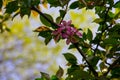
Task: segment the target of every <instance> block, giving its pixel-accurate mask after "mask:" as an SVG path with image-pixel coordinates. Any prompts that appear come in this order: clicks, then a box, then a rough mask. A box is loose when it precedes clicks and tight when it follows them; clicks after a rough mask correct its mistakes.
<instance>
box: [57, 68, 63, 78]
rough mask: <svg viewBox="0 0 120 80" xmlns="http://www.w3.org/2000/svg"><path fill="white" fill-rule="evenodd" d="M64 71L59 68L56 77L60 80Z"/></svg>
mask: <svg viewBox="0 0 120 80" xmlns="http://www.w3.org/2000/svg"><path fill="white" fill-rule="evenodd" d="M63 73H64V70H63V69H62V68H61V67H60V66H59V70H58V71H57V73H56V76H57V77H58V78H59V79H60V78H61V77H62V76H63Z"/></svg>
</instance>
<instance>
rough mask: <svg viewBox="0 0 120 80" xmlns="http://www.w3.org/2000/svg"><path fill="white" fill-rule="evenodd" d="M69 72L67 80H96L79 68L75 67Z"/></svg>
mask: <svg viewBox="0 0 120 80" xmlns="http://www.w3.org/2000/svg"><path fill="white" fill-rule="evenodd" d="M68 70H69V74H68V77H67V78H66V80H94V79H93V77H92V76H91V75H90V74H89V73H88V72H86V71H83V70H81V69H80V68H79V67H75V66H73V67H71V68H69V69H68Z"/></svg>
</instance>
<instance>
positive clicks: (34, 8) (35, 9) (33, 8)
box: [31, 7, 59, 27]
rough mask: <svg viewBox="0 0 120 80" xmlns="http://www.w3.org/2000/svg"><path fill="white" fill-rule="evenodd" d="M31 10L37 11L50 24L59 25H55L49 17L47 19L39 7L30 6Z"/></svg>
mask: <svg viewBox="0 0 120 80" xmlns="http://www.w3.org/2000/svg"><path fill="white" fill-rule="evenodd" d="M31 9H32V10H34V11H36V12H38V13H39V14H40V15H41V16H43V17H44V18H45V19H46V20H47V21H48V22H50V23H51V24H52V25H54V26H56V27H59V25H57V24H56V23H54V22H52V21H51V20H50V19H48V18H47V17H46V16H45V15H44V14H43V13H42V12H41V11H40V10H39V9H37V8H36V7H32V8H31Z"/></svg>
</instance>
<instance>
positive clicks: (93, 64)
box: [88, 56, 100, 67]
mask: <svg viewBox="0 0 120 80" xmlns="http://www.w3.org/2000/svg"><path fill="white" fill-rule="evenodd" d="M99 60H100V58H99V57H98V56H95V57H93V56H92V57H91V59H89V60H88V61H89V62H90V64H91V65H92V66H93V67H96V65H97V63H98V61H99Z"/></svg>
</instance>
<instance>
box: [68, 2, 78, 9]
mask: <svg viewBox="0 0 120 80" xmlns="http://www.w3.org/2000/svg"><path fill="white" fill-rule="evenodd" d="M78 7H79V1H75V2H73V3H72V4H71V5H70V9H76V8H78Z"/></svg>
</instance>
